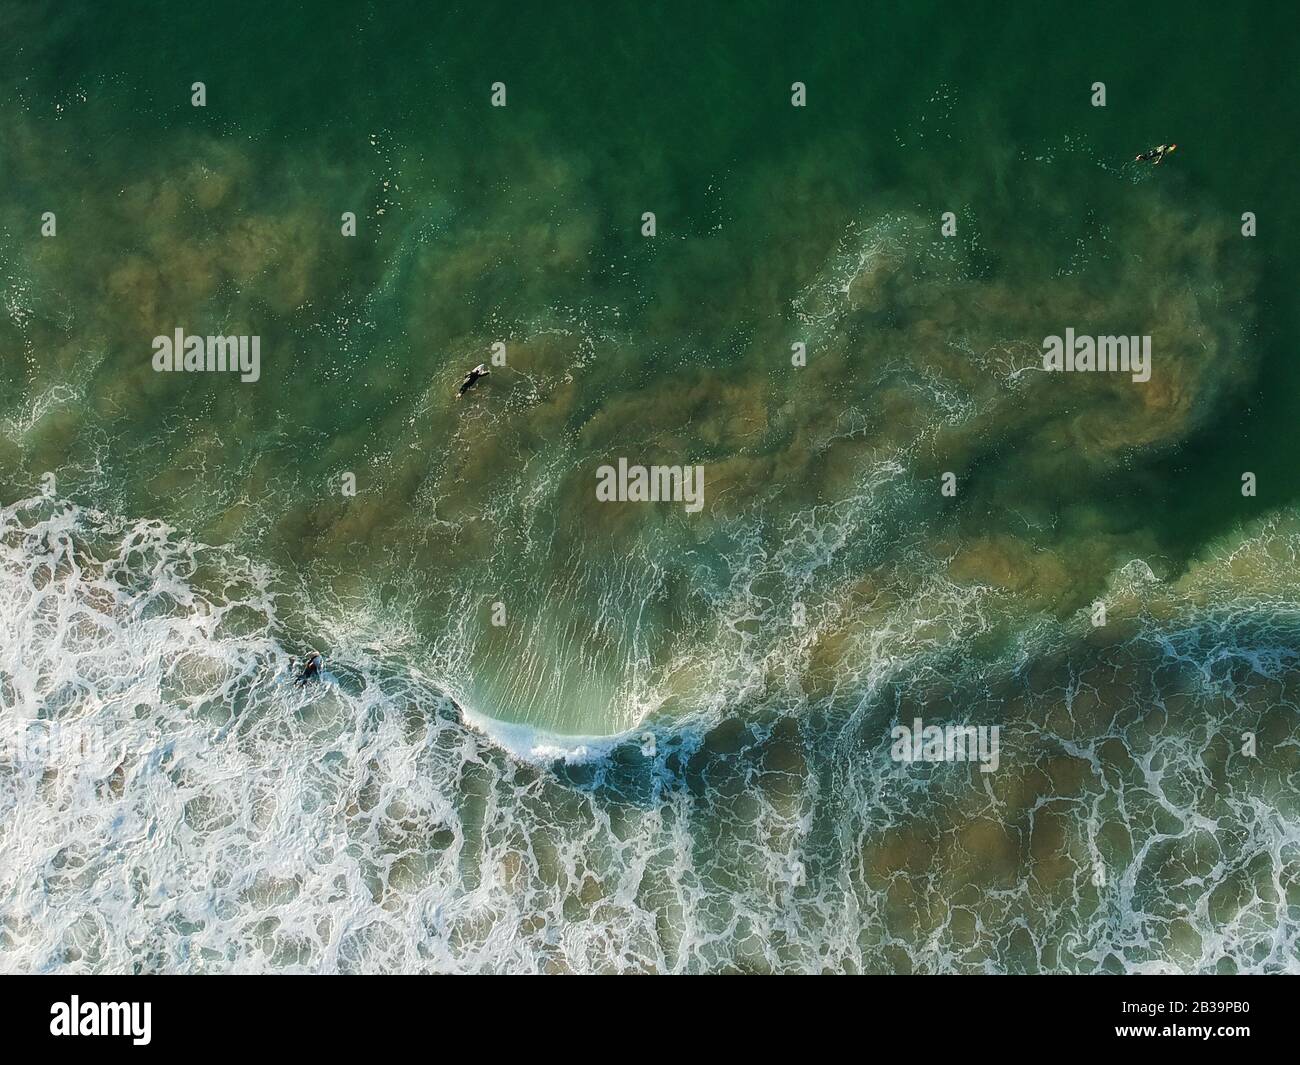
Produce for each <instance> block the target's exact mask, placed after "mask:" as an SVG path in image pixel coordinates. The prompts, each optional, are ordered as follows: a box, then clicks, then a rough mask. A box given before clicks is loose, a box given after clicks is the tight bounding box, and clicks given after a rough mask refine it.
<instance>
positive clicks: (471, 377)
mask: <svg viewBox="0 0 1300 1065" xmlns="http://www.w3.org/2000/svg"><path fill="white" fill-rule="evenodd" d="M491 372H492V371H491V370H489V369H488V368H487V367H486V366H484V365H483V364H482V363H481V362H480V363H479V364H478V365H477V366H475V367H474V369H472V370H470V372H469V373H467V374H466V375H465V380H463V381H462V382H461V383H460V388H458V389H457V390H456V398H457V399H460V397H461V396H463V395H464V394H465V393H466V392H468V391H469V390H470V389H471V388H473V387H474V386H475V385H476V384H477V383H478V379H479V378H480V377H486V376H487V375H488V374H490V373H491Z"/></svg>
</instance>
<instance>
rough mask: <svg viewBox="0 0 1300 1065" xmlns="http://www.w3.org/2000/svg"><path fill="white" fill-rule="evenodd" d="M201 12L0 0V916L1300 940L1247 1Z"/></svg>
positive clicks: (81, 933)
mask: <svg viewBox="0 0 1300 1065" xmlns="http://www.w3.org/2000/svg"><path fill="white" fill-rule="evenodd" d="M1175 11H1176V12H1177V17H1174V15H1173V14H1172V13H1173V12H1175ZM246 14H247V13H246V12H241V10H240V9H239V6H238V5H235V7H233V8H227V9H223V12H221V13H216V12H204V11H196V12H194V13H186V14H183V13H179V12H176V11H174V10H169V9H164V8H162V7H158V8H157V9H155V10H154V16H155V17H153V18H151V19H142V20H141V21H139V22H136V23H134V24H132V26H131V28H130V32H119V33H115V34H112V35H102V34H96V33H95V32H94V27H95V19H94V18H93V17H90V16H86V15H85V12H81V13H80V14H78V13H77V12H76V11H75V10H73V9H72V8H69V6H68V5H40V4H37V5H12V4H5V5H3V6H0V28H3V29H4V30H5V31H6V32H5V33H4V35H3V36H4V37H5V39H7V40H8V41H9V42H10V43H8V44H6V45H4V46H0V49H3V50H4V52H5V55H4V58H5V60H6V61H5V62H4V63H3V64H2V65H0V71H3V73H0V81H3V83H4V88H5V92H4V93H3V96H2V102H0V145H2V150H3V163H4V172H5V175H6V179H5V192H4V194H3V196H0V289H2V290H3V306H4V311H5V313H4V314H3V315H2V316H0V385H2V386H3V387H2V389H0V503H2V504H3V505H4V510H3V512H0V547H2V548H3V555H2V557H3V567H2V568H0V580H2V581H3V586H2V588H0V625H2V626H3V640H0V708H2V710H3V714H4V724H5V726H6V728H7V730H8V735H9V736H10V738H11V742H10V744H9V747H8V748H7V757H6V758H5V759H3V760H0V806H2V807H3V809H4V812H5V817H4V822H3V823H4V827H3V828H0V958H3V962H2V963H0V964H2V965H3V967H4V968H5V969H7V970H21V969H31V968H37V969H41V970H53V971H63V970H67V971H101V970H109V971H119V970H128V971H129V970H137V971H139V970H157V969H161V970H169V971H171V970H180V971H194V970H198V969H208V970H217V971H264V970H267V969H305V970H312V971H318V970H324V971H376V970H392V969H400V970H412V971H415V970H448V971H478V970H487V969H492V970H496V969H503V968H504V969H511V970H528V971H608V970H617V971H623V970H633V971H641V970H653V971H702V970H708V971H730V970H740V971H753V972H766V971H820V970H834V971H841V970H844V971H925V972H938V971H996V972H1057V971H1069V972H1092V971H1122V970H1126V971H1156V970H1159V971H1163V970H1171V971H1189V972H1191V971H1215V972H1222V971H1229V972H1231V971H1251V972H1264V971H1279V970H1296V969H1300V953H1298V952H1297V930H1298V929H1300V920H1297V912H1300V911H1298V910H1297V907H1300V879H1298V878H1300V835H1298V834H1297V828H1298V827H1300V826H1298V824H1297V816H1298V813H1300V811H1298V810H1297V804H1296V785H1297V784H1298V783H1300V777H1298V776H1297V774H1298V773H1300V761H1298V759H1300V741H1298V740H1297V732H1296V689H1297V683H1298V682H1300V671H1298V670H1297V661H1296V659H1297V654H1298V652H1297V648H1298V647H1300V642H1298V640H1297V637H1298V636H1300V600H1298V599H1297V592H1298V591H1300V588H1298V587H1297V582H1298V581H1300V577H1298V576H1297V567H1296V565H1295V562H1296V553H1297V549H1298V548H1300V514H1298V513H1297V505H1296V500H1297V495H1298V493H1300V476H1297V474H1296V472H1295V468H1294V463H1293V462H1292V461H1291V454H1292V452H1291V450H1290V449H1289V448H1288V446H1287V445H1288V444H1289V443H1290V442H1291V439H1292V434H1293V426H1294V424H1295V415H1296V405H1297V402H1298V398H1300V397H1298V393H1297V377H1296V370H1295V360H1294V358H1293V357H1292V356H1293V347H1294V344H1293V341H1292V338H1293V337H1294V336H1295V335H1296V327H1297V325H1300V323H1297V322H1296V321H1295V313H1296V312H1295V309H1294V306H1293V304H1292V302H1291V301H1290V299H1289V294H1290V293H1291V292H1293V291H1294V288H1295V283H1296V281H1297V280H1298V278H1297V261H1296V256H1295V252H1294V250H1293V248H1291V247H1290V246H1289V244H1288V242H1287V240H1286V236H1285V235H1286V233H1287V232H1288V231H1289V230H1290V229H1293V228H1294V226H1295V224H1296V223H1297V222H1298V221H1300V219H1297V218H1296V212H1295V207H1294V204H1293V203H1292V202H1291V200H1290V199H1289V198H1288V197H1287V196H1286V195H1285V193H1284V190H1285V189H1287V188H1289V185H1288V183H1287V181H1285V180H1284V176H1285V175H1286V174H1288V173H1290V172H1292V166H1293V164H1294V163H1295V161H1296V160H1295V159H1294V156H1295V152H1296V149H1295V146H1294V143H1275V141H1274V139H1273V135H1274V134H1275V133H1276V130H1277V129H1278V128H1282V127H1280V126H1279V123H1282V124H1283V126H1284V125H1285V123H1286V119H1287V118H1288V117H1291V118H1294V117H1295V116H1294V115H1293V114H1291V112H1294V110H1295V109H1296V107H1297V100H1300V95H1297V94H1296V93H1295V92H1294V91H1292V92H1283V91H1282V89H1283V88H1285V87H1286V86H1288V85H1289V86H1290V87H1291V88H1292V89H1294V88H1295V85H1294V81H1295V75H1294V71H1293V69H1292V66H1293V64H1292V63H1291V60H1290V57H1289V55H1288V53H1287V49H1286V48H1285V41H1286V38H1285V35H1284V34H1281V33H1278V32H1274V31H1275V29H1277V28H1276V27H1273V26H1271V25H1270V19H1271V17H1272V16H1270V15H1268V14H1267V13H1266V11H1265V9H1264V8H1262V7H1261V8H1258V9H1257V8H1253V7H1250V6H1248V7H1247V8H1245V9H1244V11H1243V13H1242V14H1240V15H1234V16H1231V17H1229V16H1227V15H1223V16H1218V17H1215V18H1211V17H1209V16H1188V15H1187V14H1186V13H1185V12H1182V11H1181V10H1178V9H1174V8H1172V7H1171V8H1170V9H1169V10H1168V11H1163V12H1162V11H1160V10H1158V9H1153V10H1150V11H1144V12H1141V13H1136V12H1133V13H1130V12H1124V13H1119V12H1108V13H1105V14H1099V15H1096V16H1080V15H1078V14H1076V13H1074V12H1073V11H1072V9H1068V8H1066V7H1064V6H1061V5H1047V6H1046V7H1043V6H1041V5H1040V7H1039V8H1037V9H1036V14H1034V15H1033V16H1023V17H1022V18H1021V19H1020V20H1018V21H1017V22H1016V23H1015V24H1013V25H1006V26H994V25H991V24H989V23H988V22H987V21H986V20H985V19H983V18H982V17H976V16H975V15H974V14H971V15H968V16H964V17H962V18H959V17H958V16H956V15H954V14H951V13H948V12H946V11H944V10H942V9H939V8H925V7H916V6H914V5H909V7H908V9H907V11H906V12H891V13H889V14H888V15H884V14H862V13H861V12H858V11H856V9H854V8H853V7H852V6H851V5H831V6H828V7H825V8H824V9H822V10H821V13H820V14H817V15H809V14H807V13H805V12H802V11H801V10H800V9H798V8H794V7H791V8H783V7H782V6H780V5H774V4H768V5H759V7H757V8H753V7H752V5H751V6H748V7H747V8H746V15H745V16H744V17H743V18H742V17H741V16H740V15H739V14H734V15H716V14H706V13H704V12H702V11H697V10H694V9H692V8H690V7H689V6H687V5H669V6H668V8H664V9H662V10H661V13H659V14H653V15H651V14H646V13H642V12H639V11H633V9H631V8H627V9H626V10H624V9H622V8H614V9H611V10H609V11H606V12H605V13H604V14H602V15H601V16H599V19H598V20H597V18H596V17H595V16H591V17H590V19H589V20H584V19H583V18H581V17H578V16H574V17H572V18H570V19H567V20H564V21H562V22H557V21H555V20H553V19H551V18H549V17H547V18H542V17H540V16H538V17H536V18H533V19H528V18H525V17H524V16H522V15H520V14H519V13H518V12H514V13H512V14H511V16H510V17H509V19H506V18H505V17H504V16H503V17H502V18H501V19H494V18H492V17H491V15H490V13H483V12H480V11H478V9H476V14H475V15H474V16H472V17H471V16H452V15H440V14H437V13H432V14H431V13H429V12H427V11H425V10H424V9H423V8H418V9H417V8H415V7H412V8H410V9H409V10H408V9H401V10H397V11H394V10H393V8H392V6H391V5H386V6H384V7H382V8H381V7H374V8H367V9H365V12H364V13H363V14H361V15H359V16H358V15H353V14H349V15H347V16H343V15H340V16H339V18H337V19H330V18H326V17H324V16H321V15H315V16H313V17H312V18H310V19H306V18H305V16H302V15H301V14H282V13H274V12H262V11H259V12H258V17H257V18H256V19H252V18H246V17H243V16H244V15H246ZM1152 27H1159V28H1160V30H1161V32H1162V33H1164V34H1165V35H1166V36H1167V38H1168V39H1169V40H1170V41H1171V44H1170V46H1169V47H1168V48H1167V49H1166V53H1165V59H1164V60H1163V61H1162V63H1161V64H1160V66H1159V67H1158V69H1152V66H1151V64H1149V63H1146V62H1144V61H1143V60H1142V59H1141V55H1142V54H1143V52H1144V50H1145V49H1146V48H1147V47H1148V44H1147V43H1145V42H1147V41H1148V38H1149V34H1150V30H1151V29H1152ZM345 30H346V32H345ZM575 55H580V56H582V61H581V62H574V61H573V60H572V57H573V56H575ZM498 79H499V80H502V81H504V82H505V83H506V84H507V87H508V94H509V95H508V106H507V107H505V108H492V107H491V106H490V104H489V97H490V85H491V83H492V82H493V81H495V80H498ZM796 79H798V80H803V81H805V82H806V83H807V85H808V87H809V105H808V107H807V108H802V109H799V108H792V107H791V106H790V97H789V93H790V84H791V82H792V81H794V80H796ZM196 80H204V81H205V84H206V87H207V92H208V103H207V106H206V107H204V108H195V107H191V106H190V96H189V87H190V85H191V83H192V82H194V81H196ZM1096 80H1102V81H1105V82H1106V84H1107V90H1108V104H1107V106H1106V107H1105V108H1094V107H1092V106H1090V105H1089V95H1090V88H1089V87H1090V86H1091V84H1092V83H1093V82H1094V81H1096ZM1292 124H1293V123H1292ZM1169 137H1173V138H1174V139H1177V140H1178V141H1179V150H1178V152H1177V153H1175V155H1174V156H1172V157H1171V158H1170V159H1169V160H1168V161H1167V162H1166V163H1164V164H1162V165H1161V166H1160V167H1158V168H1153V167H1140V166H1138V165H1136V164H1133V163H1130V162H1128V161H1127V160H1129V159H1131V157H1132V155H1133V153H1134V152H1135V151H1136V150H1137V149H1138V148H1144V147H1146V146H1148V145H1149V144H1150V143H1154V142H1156V141H1159V140H1161V139H1165V138H1169ZM1247 145H1255V146H1256V148H1255V151H1254V152H1253V153H1249V152H1247V151H1246V150H1245V148H1244V147H1243V146H1247ZM1260 145H1264V146H1266V150H1261V149H1260V147H1259V146H1260ZM47 210H52V211H54V212H55V213H56V216H57V227H58V228H57V235H56V236H55V237H53V238H43V237H42V236H41V235H40V216H41V213H42V212H43V211H47ZM1246 210H1250V211H1253V212H1254V213H1256V215H1257V217H1258V219H1259V235H1258V236H1257V237H1254V238H1246V237H1243V236H1242V233H1241V214H1242V212H1243V211H1246ZM344 211H353V212H355V213H356V215H357V220H358V232H357V236H356V237H344V236H342V235H341V233H340V216H341V214H342V212H344ZM644 211H654V212H655V214H656V221H657V226H658V232H657V234H656V235H655V237H654V238H652V239H650V238H645V237H643V236H642V235H641V216H642V212H644ZM945 211H951V212H952V213H953V214H954V215H955V217H956V225H957V232H956V235H955V236H952V237H945V236H944V235H943V234H942V233H941V230H940V217H941V215H942V213H943V212H945ZM178 327H179V328H184V329H185V330H186V331H187V332H189V333H196V334H204V333H209V332H220V333H223V334H256V335H258V336H260V338H261V352H262V363H261V367H260V370H261V374H260V379H259V380H258V381H256V382H254V383H239V382H238V381H237V379H235V378H234V377H233V375H228V374H227V375H218V374H196V373H190V374H166V373H155V372H154V370H153V369H152V368H151V365H150V360H151V357H152V349H151V341H152V338H153V337H154V336H156V335H159V334H164V335H170V334H171V333H172V332H173V331H174V330H175V329H176V328H178ZM1066 327H1070V328H1073V329H1074V330H1076V332H1078V333H1080V334H1094V335H1103V334H1105V335H1110V334H1123V335H1128V334H1134V335H1149V336H1151V338H1152V348H1153V352H1154V354H1153V357H1152V377H1151V380H1150V381H1149V382H1146V383H1135V382H1133V381H1132V380H1130V378H1129V376H1128V375H1123V374H1090V375H1089V374H1048V373H1043V372H1042V369H1041V366H1042V363H1041V358H1042V347H1041V342H1042V339H1043V337H1045V336H1048V335H1051V334H1060V333H1062V332H1063V331H1064V330H1065V328H1066ZM497 342H500V343H503V344H504V345H505V347H506V352H507V363H506V365H505V366H497V367H494V368H493V373H492V375H491V377H490V378H489V379H488V380H487V381H486V382H483V383H482V384H481V385H480V386H479V387H478V388H476V389H475V390H474V391H472V392H471V393H469V394H468V395H467V396H466V397H465V398H464V399H462V400H459V401H458V400H456V399H455V398H454V391H455V387H456V384H457V382H458V381H459V380H460V378H461V376H462V375H463V374H464V372H465V371H466V369H468V368H469V367H470V366H472V365H474V364H475V363H478V362H484V361H487V360H488V359H489V357H490V355H491V351H492V346H493V344H495V343H497ZM795 343H803V344H805V345H806V347H807V352H808V363H807V365H806V366H804V367H798V368H797V367H794V366H792V365H791V359H790V354H791V345H792V344H795ZM619 457H625V458H627V459H628V460H629V461H630V462H633V463H637V462H640V463H644V464H651V463H661V464H667V465H683V464H688V463H689V464H695V463H698V464H700V465H702V466H703V467H704V471H705V473H704V494H705V505H704V507H703V509H702V510H701V511H700V512H699V513H691V512H689V511H688V510H687V509H686V508H685V507H684V506H683V505H682V504H680V503H662V504H639V503H633V502H627V503H602V502H598V501H597V499H596V496H595V492H594V486H595V477H596V472H595V471H596V469H597V467H599V466H600V465H602V464H605V463H616V462H617V460H618V458H619ZM1243 471H1251V472H1254V473H1255V474H1256V475H1257V477H1258V482H1259V492H1258V495H1257V496H1255V497H1250V498H1246V497H1243V496H1242V494H1241V491H1240V487H1241V475H1242V473H1243ZM349 473H350V474H352V475H354V476H355V479H356V486H357V492H356V495H355V497H352V496H348V495H345V494H344V493H343V492H342V491H341V489H340V486H341V484H342V482H343V478H344V475H345V474H349ZM945 473H952V474H954V475H955V478H956V482H955V483H956V485H957V493H956V495H955V496H954V497H945V496H943V495H941V493H940V490H939V489H940V484H941V480H942V477H943V475H944V474H945ZM47 474H50V475H52V479H51V478H49V477H47V476H46V475H47ZM1098 601H1101V602H1104V603H1105V605H1106V612H1107V617H1106V623H1105V624H1104V625H1102V626H1100V627H1098V626H1095V625H1094V624H1093V623H1092V614H1093V611H1094V609H1095V608H1094V604H1095V603H1096V602H1098ZM496 604H501V605H500V607H499V608H498V607H496ZM500 611H504V618H505V624H504V625H500V626H498V625H495V624H493V616H494V612H497V613H498V614H499V612H500ZM309 646H310V647H317V648H319V649H320V650H322V651H323V652H324V653H325V655H326V662H327V679H326V683H324V684H322V685H320V686H315V687H313V688H310V689H308V690H306V691H303V690H301V689H297V688H295V687H293V685H292V684H291V683H290V679H289V678H290V676H291V673H290V663H289V656H290V655H301V654H302V652H303V650H304V649H305V648H306V647H309ZM916 717H922V718H924V719H925V721H926V722H927V723H931V722H933V723H966V724H985V725H994V724H996V725H998V726H999V728H1000V730H1001V744H1002V747H1001V757H1000V763H999V766H998V769H997V771H995V772H990V773H982V772H980V771H979V769H978V767H976V766H971V765H966V764H934V765H924V764H918V765H906V764H903V765H900V764H899V763H897V762H895V761H893V760H891V758H890V744H891V740H890V730H891V727H892V726H894V725H896V724H899V723H910V722H911V721H912V720H913V719H914V718H916ZM60 745H62V746H60ZM1247 751H1249V752H1252V753H1246V752H1247Z"/></svg>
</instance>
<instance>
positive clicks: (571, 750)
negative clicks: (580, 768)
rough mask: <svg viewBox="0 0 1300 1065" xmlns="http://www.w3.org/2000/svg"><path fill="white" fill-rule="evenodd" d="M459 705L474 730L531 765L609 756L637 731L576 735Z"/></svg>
mask: <svg viewBox="0 0 1300 1065" xmlns="http://www.w3.org/2000/svg"><path fill="white" fill-rule="evenodd" d="M457 705H458V706H459V707H460V712H461V719H462V720H463V721H464V722H465V724H466V725H468V726H469V727H470V728H472V729H474V730H475V731H476V732H480V733H482V734H483V735H484V736H486V737H487V738H488V739H489V740H490V741H491V742H492V743H493V744H495V745H496V746H497V747H500V748H501V749H502V750H503V751H505V752H506V753H507V754H509V755H510V756H511V757H512V758H515V759H517V760H518V761H521V762H527V763H528V764H530V765H539V766H544V765H553V764H554V763H555V762H561V761H562V762H563V763H564V764H565V765H585V764H587V763H590V762H598V761H600V760H601V759H603V758H606V757H608V756H609V754H610V752H611V751H613V750H614V748H616V747H618V746H620V745H621V744H623V743H626V742H627V741H628V740H629V739H631V738H633V737H635V736H636V735H638V731H637V729H635V728H632V729H625V730H624V731H622V732H615V733H611V734H609V735H607V736H590V735H589V736H578V735H565V734H563V733H558V732H549V731H547V730H546V729H541V728H536V727H534V726H532V725H521V724H518V723H514V722H509V721H500V720H498V719H496V718H493V717H489V716H488V715H486V714H481V713H478V712H476V711H474V710H469V709H467V708H466V707H465V706H464V704H462V703H460V702H459V701H458V702H457Z"/></svg>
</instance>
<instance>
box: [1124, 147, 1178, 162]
mask: <svg viewBox="0 0 1300 1065" xmlns="http://www.w3.org/2000/svg"><path fill="white" fill-rule="evenodd" d="M1177 147H1178V145H1176V144H1160V145H1157V146H1156V147H1154V148H1152V149H1151V150H1150V151H1149V152H1143V153H1142V154H1141V155H1135V156H1134V157H1133V162H1135V163H1155V165H1156V166H1159V165H1160V163H1161V161H1162V160H1163V159H1164V157H1165V156H1166V155H1168V154H1169V153H1170V152H1172V151H1173V150H1174V149H1175V148H1177Z"/></svg>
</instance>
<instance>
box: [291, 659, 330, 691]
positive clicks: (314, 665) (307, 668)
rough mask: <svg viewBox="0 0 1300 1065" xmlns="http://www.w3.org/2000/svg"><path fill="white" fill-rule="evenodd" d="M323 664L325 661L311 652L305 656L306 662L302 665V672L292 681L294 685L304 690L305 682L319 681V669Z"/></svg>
mask: <svg viewBox="0 0 1300 1065" xmlns="http://www.w3.org/2000/svg"><path fill="white" fill-rule="evenodd" d="M324 664H325V659H323V658H322V657H321V656H320V655H319V654H317V653H316V652H315V651H313V652H312V653H311V654H309V655H308V656H307V661H306V662H304V663H303V667H302V672H301V673H299V674H298V676H297V679H295V680H294V684H297V685H299V686H301V687H303V688H305V687H307V682H308V681H309V680H319V679H320V667H321V666H322V665H324Z"/></svg>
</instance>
